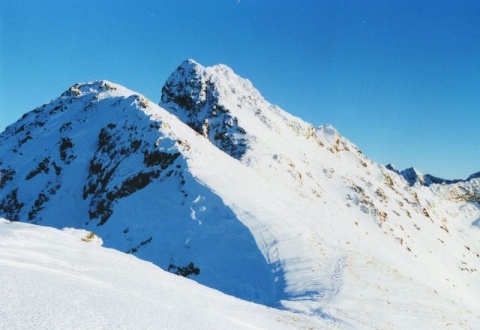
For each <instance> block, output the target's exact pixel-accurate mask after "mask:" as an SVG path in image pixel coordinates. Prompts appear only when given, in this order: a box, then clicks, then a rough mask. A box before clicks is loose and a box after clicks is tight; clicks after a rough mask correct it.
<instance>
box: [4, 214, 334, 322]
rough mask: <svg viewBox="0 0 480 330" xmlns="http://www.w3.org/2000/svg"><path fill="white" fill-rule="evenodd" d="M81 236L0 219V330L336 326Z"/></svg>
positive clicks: (83, 232) (82, 234) (76, 232)
mask: <svg viewBox="0 0 480 330" xmlns="http://www.w3.org/2000/svg"><path fill="white" fill-rule="evenodd" d="M78 233H80V234H81V235H78ZM82 236H83V237H86V238H87V240H88V232H87V231H73V230H68V231H66V230H64V231H61V230H58V229H53V228H49V227H42V226H35V225H30V224H24V223H18V222H10V221H7V220H5V219H0V270H1V271H0V283H1V284H0V297H1V298H0V328H1V329H292V328H315V329H318V328H332V327H335V328H336V327H337V325H335V326H334V324H333V323H332V322H329V321H326V320H321V319H317V318H314V317H308V316H305V315H299V314H293V313H291V312H288V311H280V310H277V309H272V308H267V307H265V306H262V305H257V304H253V303H249V302H246V301H243V300H240V299H236V298H233V297H231V296H227V295H225V294H223V293H221V292H219V291H216V290H213V289H209V288H207V287H205V286H202V285H200V284H198V283H196V282H194V281H191V280H188V279H185V278H183V277H180V276H176V275H173V274H170V273H167V272H165V271H163V270H161V269H160V268H158V267H157V266H155V265H153V264H151V263H149V262H145V261H142V260H140V259H138V258H136V257H134V256H132V255H127V254H124V253H121V252H118V251H116V250H113V249H106V248H103V247H100V246H98V245H97V244H95V243H94V242H90V243H89V242H85V241H82V239H81V237H82Z"/></svg>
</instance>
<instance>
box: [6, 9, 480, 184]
mask: <svg viewBox="0 0 480 330" xmlns="http://www.w3.org/2000/svg"><path fill="white" fill-rule="evenodd" d="M0 15H1V16H0V130H3V129H4V128H5V126H7V125H9V124H11V123H13V122H14V121H15V120H17V119H18V118H19V117H20V116H21V115H22V114H23V113H25V112H27V111H30V110H32V109H34V108H36V107H37V106H40V105H42V104H43V103H46V102H48V101H49V100H51V99H53V98H56V97H58V96H59V95H60V94H61V93H62V92H63V91H65V90H66V89H67V88H68V87H69V86H71V85H73V84H74V83H76V82H85V81H91V80H96V79H107V80H110V81H113V82H116V83H119V84H122V85H124V86H126V87H128V88H130V89H133V90H135V91H138V92H140V93H142V94H145V95H146V96H147V97H149V98H150V99H151V100H153V101H155V102H158V100H159V98H160V89H161V87H162V85H163V83H164V82H165V80H166V79H167V77H168V76H169V74H170V73H171V72H172V71H173V70H174V69H175V68H176V67H177V66H178V65H179V64H180V63H181V61H183V60H184V59H187V58H193V59H195V60H196V61H198V62H200V63H201V64H203V65H205V66H209V65H213V64H217V63H224V64H226V65H228V66H230V67H231V68H232V69H233V70H234V71H235V72H237V73H238V74H239V75H241V76H243V77H244V78H248V79H250V80H251V81H252V83H253V84H254V85H255V86H256V87H257V88H258V89H259V90H260V92H261V93H262V94H263V95H264V96H265V98H266V99H267V100H269V101H270V102H271V103H274V104H277V105H279V106H280V107H282V108H283V109H285V110H286V111H288V112H290V113H292V114H294V115H297V116H299V117H301V118H302V119H304V120H306V121H308V122H310V123H312V124H313V125H315V126H318V125H320V124H326V123H330V124H332V125H333V126H335V127H336V128H337V129H338V130H339V132H340V133H341V134H342V135H344V136H346V137H347V138H349V139H350V140H352V141H353V142H354V143H355V144H357V145H358V146H359V147H360V149H362V150H363V152H364V153H365V154H366V155H367V156H369V157H371V158H372V159H373V160H375V161H378V162H380V163H383V164H387V163H389V162H393V163H394V164H395V165H396V166H397V167H398V168H405V167H409V166H415V167H417V168H418V169H419V170H421V171H422V172H424V173H431V174H433V175H437V176H442V177H446V178H462V177H463V178H464V177H466V176H468V175H469V174H471V173H473V172H477V171H480V146H479V141H480V138H479V132H480V130H479V128H480V2H479V1H478V0H471V1H467V0H465V1H447V0H435V1H429V0H426V1H412V0H401V1H393V0H388V1H378V0H371V1H360V0H355V1H353V0H352V1H342V0H332V1H311V0H308V1H302V0H296V1H293V0H291V1H285V0H283V1H282V0H240V1H238V0H217V1H214V0H211V1H206V0H205V1H202V0H190V1H182V0H176V1H153V0H150V1H101V0H95V1H91V0H82V1H60V0H57V1H48V0H44V1H35V0H30V1H26V0H3V1H1V2H0Z"/></svg>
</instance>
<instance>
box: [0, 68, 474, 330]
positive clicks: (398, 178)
mask: <svg viewBox="0 0 480 330" xmlns="http://www.w3.org/2000/svg"><path fill="white" fill-rule="evenodd" d="M366 134H368V133H366ZM0 168H1V181H0V216H1V217H3V218H5V219H8V220H10V221H7V220H2V221H1V222H0V246H1V247H2V248H1V249H0V268H1V269H2V271H1V272H0V281H1V283H2V285H1V289H0V293H1V294H2V295H1V298H0V306H2V314H1V318H2V320H0V327H2V326H3V327H5V328H29V326H31V325H32V324H37V325H40V327H45V328H48V327H51V326H53V327H58V328H65V327H68V322H67V321H65V320H70V321H72V322H73V321H75V322H77V321H78V322H79V323H78V324H77V323H75V322H74V324H77V326H78V327H80V328H81V327H82V324H83V325H84V326H86V327H88V328H117V327H120V328H122V327H124V328H138V327H140V328H142V327H145V328H148V327H152V328H175V329H178V328H185V329H187V328H189V329H191V328H202V329H203V328H204V329H212V328H219V329H225V328H229V327H230V328H265V329H272V328H282V327H285V328H327V329H330V328H340V329H344V328H347V329H350V328H354V329H360V328H361V329H365V328H367V329H368V328H372V329H442V328H444V329H473V328H480V298H479V297H480V281H479V276H480V172H479V173H476V174H473V175H471V176H470V177H469V178H467V179H465V180H444V179H440V178H436V177H434V176H431V175H423V174H421V173H420V172H419V171H418V170H416V169H413V168H412V169H408V170H404V171H399V170H396V169H395V168H394V167H393V166H392V165H388V166H387V167H385V166H383V165H381V164H378V163H375V162H374V161H372V160H370V159H369V158H367V157H366V156H365V155H363V154H362V152H361V151H360V150H359V148H358V147H357V146H355V145H354V144H353V143H352V142H350V141H348V140H347V139H346V138H344V137H343V136H341V135H340V134H339V133H338V132H337V131H336V130H335V129H334V128H333V127H332V126H330V125H323V126H320V127H318V128H315V127H313V126H312V125H311V124H309V123H306V122H304V121H303V120H301V119H300V118H297V117H295V116H292V115H291V114H289V113H287V112H285V111H284V110H282V109H280V108H279V107H277V106H275V105H272V104H270V103H268V102H267V101H266V100H265V99H264V98H263V97H262V96H261V95H260V93H259V92H258V91H257V90H256V89H255V88H254V87H253V85H252V84H251V83H250V82H249V81H248V80H246V79H243V78H241V77H239V76H237V75H236V74H235V73H234V72H233V71H232V70H231V69H230V68H228V67H226V66H224V65H215V66H212V67H203V66H202V65H200V64H198V63H196V62H195V61H193V60H187V61H184V62H183V63H182V64H181V65H180V66H179V67H178V68H177V69H176V70H175V71H174V72H173V73H172V75H171V76H170V77H169V78H168V79H167V81H166V83H165V85H164V86H163V88H162V95H161V100H160V103H159V104H156V103H155V102H152V101H150V100H148V99H147V98H146V97H144V96H142V95H141V94H138V93H136V92H133V91H130V90H128V89H127V88H125V87H122V86H120V85H117V84H114V83H111V82H108V81H94V82H89V83H83V84H75V85H73V86H72V87H70V88H69V89H68V90H67V91H66V92H64V93H63V94H62V95H61V96H60V97H59V98H57V99H55V100H52V101H51V102H49V103H47V104H44V105H43V106H41V107H39V108H37V109H35V110H33V111H31V112H28V113H26V114H25V115H24V116H23V117H22V118H21V119H19V120H18V121H17V122H16V123H14V124H12V125H10V126H8V127H7V128H6V130H5V131H4V132H3V133H2V134H1V135H0ZM17 222H22V223H25V224H22V223H17ZM44 226H46V227H54V228H57V229H62V228H69V229H64V230H63V232H61V231H58V230H55V229H52V228H45V227H44ZM72 228H76V229H72ZM79 233H80V234H79ZM75 235H76V236H75ZM80 238H82V240H83V241H84V242H82V241H81V239H80ZM100 238H101V239H100ZM91 240H97V242H101V241H103V245H104V247H106V248H111V249H115V250H118V251H120V252H124V253H126V254H132V255H134V256H135V257H137V258H138V259H137V258H134V257H132V256H127V255H125V254H122V253H118V252H117V251H113V250H110V249H105V248H104V247H100V246H98V245H92V244H87V242H85V241H91ZM82 253H84V254H85V256H88V259H89V260H91V262H86V261H85V260H84V259H82V260H79V258H78V256H79V255H82ZM36 256H38V257H36ZM19 258H20V259H19ZM85 258H87V257H85ZM139 259H142V260H139ZM145 261H148V262H150V263H153V264H154V265H155V266H154V265H151V264H148V263H146V262H145ZM67 268H68V269H67ZM162 269H163V270H162ZM4 270H5V271H4ZM49 272H50V277H49V276H47V274H49ZM166 272H170V273H175V274H177V275H182V276H184V277H188V278H189V279H191V280H194V281H196V282H198V283H199V284H201V285H198V284H196V283H193V282H192V281H191V280H188V279H184V278H181V277H178V276H175V275H173V274H168V273H166ZM122 274H124V275H122ZM52 276H55V278H57V282H58V283H60V284H61V285H60V286H59V287H60V288H63V289H58V288H57V290H53V291H52V288H53V287H55V286H53V285H52V284H51V283H50V282H49V281H50V279H51V278H52ZM74 278H75V279H76V280H75V281H74V280H73V279H74ZM78 281H80V282H78ZM31 282H35V283H36V285H32V283H31ZM80 283H83V286H82V285H80ZM99 283H101V284H102V285H101V286H100V284H99ZM47 284H48V285H47ZM147 284H148V285H147ZM108 286H110V287H108ZM112 287H115V288H118V287H122V288H124V289H123V291H122V292H123V293H121V294H120V293H119V291H118V290H113V289H112ZM26 288H29V289H26ZM95 288H98V291H96V290H95ZM108 288H110V289H108ZM7 291H8V292H7ZM219 291H220V292H219ZM13 292H14V293H15V294H13ZM32 292H35V293H36V294H35V295H34V296H35V297H36V298H35V299H31V298H29V297H30V295H31V293H32ZM52 292H53V293H54V294H52ZM65 292H67V293H68V296H69V297H73V298H71V299H66V298H65V297H66V296H65ZM7 293H10V294H7ZM127 294H128V297H130V298H128V299H127V298H126V297H127ZM179 295H182V297H183V298H182V299H184V300H185V301H184V302H183V303H182V301H181V299H180V298H179ZM227 295H229V296H233V297H235V298H239V299H235V298H232V297H228V296H227ZM100 296H101V304H100V303H98V299H100V298H99V297H100ZM42 297H44V298H43V300H42ZM109 297H110V298H111V299H110V298H109ZM119 297H120V298H122V299H120V298H119ZM119 301H121V304H118V302H119ZM48 304H52V305H55V310H56V311H57V314H55V315H53V318H52V315H51V312H50V313H42V312H41V311H42V310H41V311H40V313H37V314H36V317H35V318H33V319H32V320H33V321H32V320H31V323H29V325H25V323H22V322H23V321H25V319H24V318H22V316H21V315H22V313H26V314H27V315H29V314H28V313H30V312H29V311H33V310H38V308H40V307H39V306H43V305H45V306H48ZM115 304H117V305H115ZM162 304H163V305H162ZM147 305H148V306H147ZM167 305H168V308H167V307H165V306H167ZM262 305H263V306H262ZM60 306H65V307H64V308H63V309H62V308H61V307H60ZM76 306H77V307H78V306H83V307H85V306H98V308H99V309H96V310H95V312H96V314H94V315H96V316H95V317H94V318H90V317H89V316H88V315H87V314H88V313H86V314H82V313H84V312H85V309H84V308H76ZM159 306H163V307H162V308H163V309H162V308H160V307H159ZM102 308H104V309H105V313H103V314H102V313H101V310H102ZM155 308H157V309H155ZM47 309H48V308H47V307H45V308H44V309H43V311H46V310H47ZM62 310H63V312H62ZM127 310H143V313H142V316H141V317H137V318H135V316H133V315H130V316H129V315H128V314H126V311H127ZM89 311H92V310H91V309H89ZM149 311H151V312H149ZM159 312H161V313H165V314H166V315H167V316H168V315H170V316H169V317H167V316H165V317H164V318H163V319H161V320H159V322H160V321H162V320H163V322H166V323H164V324H158V323H154V321H155V322H157V318H158V313H159ZM109 313H110V314H109ZM115 313H117V314H115ZM168 313H171V314H168ZM229 313H230V314H229ZM107 314H108V315H110V316H109V317H107V316H108V315H107ZM72 315H73V316H72ZM92 315H93V314H92ZM115 315H117V316H115ZM187 315H188V317H187ZM76 316H78V317H76ZM120 316H121V317H120ZM129 317H130V319H129ZM55 318H57V322H54V323H51V319H55ZM82 318H84V320H85V321H83V322H87V321H88V322H89V323H88V324H87V323H82V322H80V320H82ZM62 320H64V321H65V322H66V323H65V322H63V323H62V322H60V321H62ZM132 320H133V321H132ZM149 320H150V321H152V322H153V323H152V322H149ZM47 321H48V322H47ZM120 321H121V323H118V322H120ZM140 321H141V322H143V323H137V322H140ZM167 321H168V322H167ZM32 322H33V323H32ZM71 324H72V323H71ZM71 324H70V325H71ZM87 325H88V326H87ZM135 325H137V326H138V327H137V326H135ZM37 328H38V327H37Z"/></svg>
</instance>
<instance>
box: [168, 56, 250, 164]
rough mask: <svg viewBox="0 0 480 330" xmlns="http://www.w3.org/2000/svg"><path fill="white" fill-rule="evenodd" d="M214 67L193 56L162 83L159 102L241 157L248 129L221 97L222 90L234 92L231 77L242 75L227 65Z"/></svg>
mask: <svg viewBox="0 0 480 330" xmlns="http://www.w3.org/2000/svg"><path fill="white" fill-rule="evenodd" d="M215 70H216V71H217V72H216V73H215V74H212V72H211V71H212V70H208V69H206V68H204V67H203V66H201V65H200V64H198V63H196V62H194V61H192V60H187V61H185V62H183V63H182V64H181V65H180V66H179V67H178V68H177V70H176V71H175V72H173V73H172V75H171V76H170V77H169V78H168V80H167V82H166V83H165V85H164V86H163V88H162V98H161V103H160V105H162V106H164V107H165V108H167V109H169V110H170V111H172V113H174V114H175V115H177V116H179V117H180V118H181V119H182V120H183V121H184V122H185V123H186V124H187V125H189V126H190V127H192V128H193V129H194V130H195V131H196V132H198V133H199V134H201V135H203V136H205V137H207V138H208V139H209V140H210V141H212V143H213V144H214V145H216V146H217V147H219V148H220V149H221V150H223V151H225V152H226V153H228V154H229V155H231V156H232V157H235V158H237V159H239V158H241V157H242V155H243V154H244V153H245V150H246V148H247V142H246V132H245V130H244V129H243V128H242V127H241V126H240V125H239V123H238V118H237V117H236V116H235V115H234V114H233V113H232V112H231V110H230V109H229V107H228V104H226V102H224V100H223V99H222V93H233V94H234V93H235V87H234V86H233V85H232V84H230V80H231V79H235V80H237V81H236V82H238V81H239V80H240V79H241V78H239V77H238V76H236V75H235V74H234V73H233V72H232V71H231V70H230V69H229V68H227V67H224V66H217V67H216V68H215ZM242 83H244V84H247V82H246V81H243V82H242ZM249 87H251V85H250V86H249ZM252 88H253V87H252Z"/></svg>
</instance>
